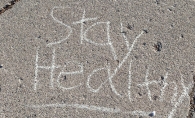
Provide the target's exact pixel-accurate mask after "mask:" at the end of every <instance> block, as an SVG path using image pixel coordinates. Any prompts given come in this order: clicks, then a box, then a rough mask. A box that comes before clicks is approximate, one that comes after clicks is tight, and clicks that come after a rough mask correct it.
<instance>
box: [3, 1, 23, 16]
mask: <svg viewBox="0 0 195 118" xmlns="http://www.w3.org/2000/svg"><path fill="white" fill-rule="evenodd" d="M18 1H20V0H12V1H10V2H9V3H8V4H6V5H5V6H4V7H3V8H1V9H0V15H1V14H2V13H4V12H5V11H7V10H8V9H11V8H12V7H13V5H14V4H16V2H18Z"/></svg>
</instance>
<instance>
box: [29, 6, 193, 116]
mask: <svg viewBox="0 0 195 118" xmlns="http://www.w3.org/2000/svg"><path fill="white" fill-rule="evenodd" d="M54 9H65V8H64V7H54V8H53V9H52V11H51V14H50V15H51V17H52V19H53V20H54V21H55V22H57V23H59V24H61V25H63V26H65V27H66V28H67V29H68V30H69V33H68V35H67V36H66V37H65V38H63V39H61V40H58V41H55V42H51V43H49V44H47V47H49V48H52V61H51V65H49V66H46V65H44V66H40V65H41V64H40V63H39V58H41V57H39V50H40V49H41V48H38V49H37V51H36V56H35V77H34V90H35V91H37V86H38V84H39V73H40V72H41V69H46V70H50V88H51V89H54V88H55V87H58V88H60V89H61V90H62V91H68V90H71V89H78V88H79V87H81V86H84V87H86V89H87V90H88V91H89V92H93V93H98V92H100V90H102V88H103V85H104V84H106V83H109V85H110V88H111V91H112V92H113V93H114V95H116V97H119V98H125V97H126V98H128V100H129V101H130V102H132V101H133V100H134V99H136V98H135V96H133V94H132V93H131V91H132V89H133V87H132V83H133V84H135V85H136V86H139V87H142V88H144V89H146V90H147V97H148V99H149V101H151V103H152V102H153V99H152V92H151V88H150V87H151V85H154V84H155V85H158V84H162V88H160V89H159V91H160V95H159V96H160V99H159V101H160V102H162V101H164V100H165V99H164V96H165V90H166V88H167V87H168V86H170V85H174V90H173V96H172V97H171V104H172V105H174V108H173V109H172V110H171V111H170V113H169V115H168V117H169V118H172V117H174V114H175V112H176V110H177V107H178V106H179V105H180V104H181V103H182V101H183V100H184V98H189V95H188V91H189V89H190V88H191V85H189V86H188V87H186V86H185V85H184V80H183V77H182V74H181V85H182V87H183V92H182V94H181V96H179V97H178V100H177V99H176V98H177V96H178V85H177V84H176V82H175V81H172V82H169V81H168V75H169V73H168V72H166V73H165V76H164V77H161V78H162V79H161V80H150V78H149V74H150V69H151V67H150V65H149V64H148V65H147V68H146V72H145V78H144V82H142V83H135V82H134V81H133V79H132V77H133V76H132V70H131V68H132V62H133V61H132V60H130V55H131V53H132V51H133V49H134V48H135V46H136V45H137V43H138V42H139V40H141V36H142V35H144V34H145V31H140V33H139V34H138V35H137V36H136V37H135V38H134V40H133V42H132V44H131V45H130V43H129V41H128V40H129V39H128V37H127V36H126V35H125V33H121V34H122V38H123V40H124V42H125V45H126V47H127V50H128V52H127V53H126V54H125V56H124V57H123V58H122V60H121V61H120V62H119V63H118V65H117V66H116V67H115V68H114V69H111V64H110V63H109V62H108V63H107V65H105V66H102V67H97V68H95V69H93V70H91V72H90V73H89V74H88V75H87V76H86V77H87V78H85V79H86V83H85V82H82V83H79V84H77V85H72V86H62V85H61V82H60V78H61V77H62V76H66V75H84V74H85V73H84V67H83V64H82V63H80V62H77V61H74V60H73V61H69V62H66V63H73V64H74V65H75V66H76V67H79V69H78V70H75V71H64V70H65V68H66V67H67V65H57V64H56V63H57V62H56V58H57V57H56V49H55V47H54V46H53V45H60V44H63V42H64V41H65V40H68V39H69V38H70V35H71V34H72V33H73V30H72V27H71V26H69V25H67V24H65V23H63V22H62V21H60V20H58V19H57V18H55V17H54ZM85 15H86V11H85V10H84V11H83V15H82V18H81V20H79V21H75V22H72V25H77V24H80V44H81V45H82V44H84V43H89V44H91V45H95V46H104V47H107V48H108V49H109V50H111V53H112V56H113V57H112V58H113V59H114V60H117V59H118V56H117V53H116V49H115V47H114V46H113V40H112V39H111V37H110V24H111V22H110V21H99V22H97V20H98V17H94V18H85ZM88 21H95V23H93V24H92V25H90V26H88V27H87V28H85V27H86V26H85V27H84V22H88ZM98 25H105V27H106V39H107V41H106V42H104V43H98V42H95V41H93V39H90V37H88V32H89V31H90V30H94V29H95V27H96V26H98ZM123 29H124V27H123V23H122V21H121V19H120V32H123ZM129 60H130V61H129ZM125 62H128V63H129V67H128V68H129V69H128V77H127V80H128V82H127V88H126V89H127V91H126V94H121V93H120V92H119V91H118V90H117V88H116V87H115V85H114V84H113V78H114V77H116V76H117V73H118V72H119V71H120V70H121V68H122V67H124V63H125ZM56 69H61V71H60V72H59V74H58V76H57V78H56V79H55V78H54V73H56V72H55V70H56ZM111 70H113V71H111ZM100 71H105V72H106V73H107V77H106V78H105V79H104V81H103V82H102V83H101V84H100V85H99V86H98V87H97V88H93V86H91V85H90V83H91V81H92V79H93V77H94V75H95V74H98V73H99V72H100ZM78 79H79V78H78ZM54 83H57V84H54ZM54 85H57V86H54ZM85 85H86V86H85ZM27 106H28V107H33V108H45V107H73V108H79V109H87V110H95V111H102V112H111V113H122V114H131V115H142V116H155V115H158V114H157V113H156V111H152V112H146V111H142V110H135V111H123V110H121V109H119V108H117V107H116V108H109V107H101V106H93V105H87V104H76V103H75V104H58V103H56V104H43V105H27ZM158 117H160V116H158Z"/></svg>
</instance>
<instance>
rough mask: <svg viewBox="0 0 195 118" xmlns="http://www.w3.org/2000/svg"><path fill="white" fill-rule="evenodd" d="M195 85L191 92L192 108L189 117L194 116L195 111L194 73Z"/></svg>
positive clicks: (194, 76) (194, 77)
mask: <svg viewBox="0 0 195 118" xmlns="http://www.w3.org/2000/svg"><path fill="white" fill-rule="evenodd" d="M193 82H194V86H193V88H192V92H191V93H190V110H189V112H188V116H187V118H193V115H195V114H194V112H195V74H194V75H193Z"/></svg>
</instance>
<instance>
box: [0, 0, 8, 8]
mask: <svg viewBox="0 0 195 118" xmlns="http://www.w3.org/2000/svg"><path fill="white" fill-rule="evenodd" d="M9 1H10V0H1V2H0V8H2V7H4V6H5V5H6V4H7V3H9Z"/></svg>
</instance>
